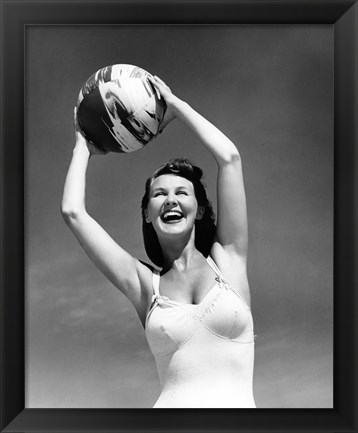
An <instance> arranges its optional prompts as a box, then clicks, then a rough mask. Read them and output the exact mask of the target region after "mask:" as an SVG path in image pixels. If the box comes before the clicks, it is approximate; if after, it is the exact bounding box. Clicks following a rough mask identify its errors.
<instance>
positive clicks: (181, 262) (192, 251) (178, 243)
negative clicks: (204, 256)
mask: <svg viewBox="0 0 358 433" xmlns="http://www.w3.org/2000/svg"><path fill="white" fill-rule="evenodd" d="M160 244H161V247H162V251H163V258H164V263H163V271H168V270H169V269H171V268H173V267H176V268H178V270H181V271H183V270H185V269H186V268H187V267H188V264H189V263H190V261H191V260H192V259H193V258H194V257H197V256H198V255H200V254H201V253H200V252H199V251H198V250H197V249H196V247H195V242H194V236H191V237H190V239H189V240H187V239H176V240H175V241H174V242H173V240H170V241H169V240H168V241H165V240H162V241H161V242H160Z"/></svg>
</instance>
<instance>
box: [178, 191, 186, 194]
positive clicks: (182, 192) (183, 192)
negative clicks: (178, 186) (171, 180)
mask: <svg viewBox="0 0 358 433" xmlns="http://www.w3.org/2000/svg"><path fill="white" fill-rule="evenodd" d="M178 194H184V195H188V193H187V192H186V191H178Z"/></svg>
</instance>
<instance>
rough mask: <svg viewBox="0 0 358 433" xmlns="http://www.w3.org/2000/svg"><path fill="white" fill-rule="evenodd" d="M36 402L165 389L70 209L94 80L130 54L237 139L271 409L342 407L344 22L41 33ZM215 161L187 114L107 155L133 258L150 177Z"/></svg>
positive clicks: (106, 205) (30, 209)
mask: <svg viewBox="0 0 358 433" xmlns="http://www.w3.org/2000/svg"><path fill="white" fill-rule="evenodd" d="M25 63H26V83H25V85H26V101H25V117H26V134H25V149H26V156H25V171H26V173H25V176H26V204H25V206H26V228H25V231H26V270H25V272H26V407H28V408H125V407H127V408H141V407H152V406H153V404H154V402H155V400H156V399H157V397H158V395H159V381H158V377H157V372H156V367H155V362H154V358H153V357H152V355H151V353H150V351H149V349H148V347H147V344H146V340H145V335H144V330H143V328H142V327H141V324H140V321H139V319H138V318H137V316H136V313H135V310H134V308H133V307H132V306H131V304H130V303H129V301H128V300H127V299H126V298H125V297H124V296H123V295H122V294H121V293H120V292H119V291H118V290H116V289H115V288H114V286H112V285H111V283H109V282H108V281H107V280H106V279H105V278H104V277H103V276H102V275H101V274H100V272H99V271H98V270H97V269H96V268H95V266H94V265H93V264H92V263H91V262H90V260H89V259H88V258H87V256H86V255H85V253H84V252H83V251H82V250H81V247H80V246H79V245H78V244H77V242H76V240H75V238H74V237H73V235H72V234H71V232H70V231H69V229H68V228H67V227H66V225H65V223H64V222H63V220H62V217H61V215H60V202H61V196H62V189H63V184H64V180H65V176H66V172H67V168H68V165H69V162H70V158H71V153H72V149H73V144H74V134H73V106H74V104H75V103H76V100H77V95H78V92H79V90H80V88H81V86H82V85H83V83H84V82H85V81H86V79H87V78H88V77H89V76H90V75H92V74H93V73H94V72H96V71H97V70H98V69H100V68H102V67H104V66H107V65H111V64H116V63H127V64H133V65H137V66H140V67H142V68H144V69H146V70H148V71H149V72H151V73H152V74H155V75H158V76H159V77H161V78H162V79H163V80H164V81H166V83H167V84H168V85H169V86H170V87H171V89H172V90H173V92H174V93H175V94H177V96H179V97H180V98H182V99H184V100H186V101H187V102H189V103H190V104H191V105H192V106H193V107H194V108H195V109H197V110H198V111H199V112H200V113H201V114H203V115H204V116H205V117H207V118H208V119H209V120H210V121H212V122H213V123H214V124H215V125H216V126H218V127H219V128H220V129H221V130H222V131H223V132H224V133H225V134H226V135H227V136H228V137H229V138H230V139H231V140H233V141H234V142H235V144H236V145H237V147H238V148H239V150H240V153H241V155H242V159H243V167H244V178H245V186H246V193H247V200H248V216H249V236H250V238H249V239H250V248H249V265H248V266H249V280H250V286H251V296H252V311H253V317H254V323H255V334H257V335H258V337H257V340H256V358H255V375H254V396H255V400H256V403H257V407H258V408H331V407H333V28H332V26H323V25H280V26H268V25H261V26H260V25H249V26H248V25H237V26H217V25H216V26H174V25H170V26H157V25H155V26H27V27H26V56H25ZM178 156H185V157H188V158H189V159H191V160H192V161H193V162H194V163H197V164H198V165H200V166H201V167H202V168H203V170H204V173H205V183H206V185H207V188H208V193H209V196H210V198H211V200H212V202H213V203H214V205H215V203H216V196H215V194H216V191H215V177H216V163H215V161H214V160H213V159H212V157H211V156H210V155H209V154H208V152H206V151H205V149H204V148H203V147H202V145H201V144H200V143H199V142H198V141H197V140H196V138H195V137H194V135H193V134H192V133H191V132H190V130H188V129H187V128H186V127H185V126H184V125H183V124H181V123H180V121H175V122H172V123H170V124H169V125H168V126H167V128H166V129H165V130H164V132H163V133H162V134H161V135H160V136H158V137H157V138H156V139H155V140H154V141H152V142H151V143H150V144H148V145H147V146H146V147H145V148H144V149H142V150H140V151H137V152H134V153H131V154H114V153H112V154H108V155H106V156H99V157H93V158H92V159H91V161H90V166H89V169H88V176H87V207H88V211H89V212H90V214H91V215H92V216H93V217H94V218H95V219H96V220H97V221H98V222H99V223H100V224H101V225H102V226H103V227H104V228H105V229H106V230H107V231H108V233H109V234H110V235H111V236H112V237H113V238H114V239H115V240H116V241H118V243H120V245H121V246H122V247H124V248H125V249H126V250H127V251H128V252H130V253H131V254H132V255H133V256H135V257H138V258H139V259H142V260H146V261H149V260H148V259H147V257H146V254H145V252H144V248H143V243H142V235H141V216H140V200H141V198H142V195H143V192H144V183H145V180H146V179H147V178H148V177H149V176H150V175H151V174H152V172H153V171H154V170H155V169H156V168H157V167H158V166H160V165H161V164H163V163H164V162H166V161H167V160H168V159H170V158H172V157H178Z"/></svg>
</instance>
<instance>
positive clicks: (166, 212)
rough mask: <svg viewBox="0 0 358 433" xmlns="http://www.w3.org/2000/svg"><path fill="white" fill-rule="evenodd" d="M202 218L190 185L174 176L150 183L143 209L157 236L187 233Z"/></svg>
mask: <svg viewBox="0 0 358 433" xmlns="http://www.w3.org/2000/svg"><path fill="white" fill-rule="evenodd" d="M201 217H202V208H201V207H199V206H198V202H197V200H196V197H195V192H194V186H193V184H192V183H191V182H190V181H189V180H187V179H185V178H183V177H180V176H176V175H174V174H163V175H161V176H159V177H157V178H156V179H154V181H153V182H152V185H151V187H150V193H149V202H148V207H147V210H146V222H147V223H149V222H150V223H152V224H153V227H154V230H155V231H156V233H157V235H158V236H174V235H176V236H177V235H182V234H187V233H189V232H190V231H191V230H192V229H193V227H194V224H195V220H196V219H200V218H201Z"/></svg>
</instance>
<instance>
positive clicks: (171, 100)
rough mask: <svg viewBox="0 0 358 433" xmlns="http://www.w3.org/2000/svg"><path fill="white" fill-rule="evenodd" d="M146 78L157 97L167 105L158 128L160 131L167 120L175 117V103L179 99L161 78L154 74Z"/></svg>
mask: <svg viewBox="0 0 358 433" xmlns="http://www.w3.org/2000/svg"><path fill="white" fill-rule="evenodd" d="M148 80H149V82H150V83H152V84H153V86H154V87H155V89H156V90H157V92H158V96H159V98H163V99H164V101H165V103H166V105H167V110H166V112H165V115H164V119H163V120H162V123H161V124H160V130H161V131H162V130H163V129H164V128H165V126H166V125H167V124H168V123H169V122H171V121H172V120H173V119H175V118H176V117H177V103H178V102H180V99H179V98H177V97H176V96H175V95H174V94H173V92H172V91H171V90H170V87H169V86H167V85H166V84H165V83H164V81H163V80H161V79H160V78H159V77H157V76H156V75H154V76H150V75H149V76H148Z"/></svg>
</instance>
